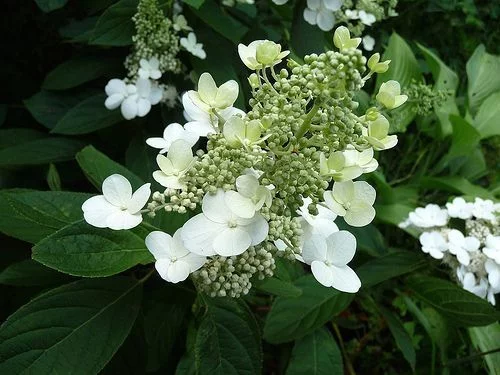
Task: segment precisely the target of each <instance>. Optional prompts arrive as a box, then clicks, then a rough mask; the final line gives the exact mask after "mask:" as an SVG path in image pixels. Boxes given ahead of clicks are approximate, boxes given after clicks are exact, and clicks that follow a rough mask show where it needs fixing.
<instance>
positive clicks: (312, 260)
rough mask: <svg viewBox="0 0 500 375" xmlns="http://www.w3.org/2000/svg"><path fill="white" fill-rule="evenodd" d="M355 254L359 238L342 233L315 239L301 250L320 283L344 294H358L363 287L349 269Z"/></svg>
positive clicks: (317, 236)
mask: <svg viewBox="0 0 500 375" xmlns="http://www.w3.org/2000/svg"><path fill="white" fill-rule="evenodd" d="M355 253H356V238H355V237H354V236H353V235H352V234H351V233H349V232H347V231H345V230H341V231H339V232H335V233H332V234H331V235H329V236H328V237H326V238H325V237H323V236H321V235H314V236H312V237H311V238H310V239H309V240H308V241H307V242H306V243H304V248H303V250H302V257H303V259H304V261H305V263H307V264H310V265H311V270H312V273H313V275H314V277H315V278H316V280H318V282H319V283H320V284H321V285H324V286H326V287H332V288H335V289H337V290H340V291H341V292H346V293H356V292H357V291H358V290H359V288H360V287H361V280H360V279H359V277H358V275H356V273H355V272H354V271H353V270H352V268H350V267H349V266H348V265H347V263H349V262H350V261H351V260H352V258H353V257H354V254H355Z"/></svg>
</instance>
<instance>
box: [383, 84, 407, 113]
mask: <svg viewBox="0 0 500 375" xmlns="http://www.w3.org/2000/svg"><path fill="white" fill-rule="evenodd" d="M376 99H377V101H378V102H379V103H380V104H382V105H384V107H386V108H387V109H395V108H398V107H399V106H401V105H403V104H404V103H405V102H406V101H407V100H408V96H407V95H401V85H400V84H399V82H398V81H395V80H390V81H387V82H384V83H382V84H381V85H380V89H379V90H378V94H377V96H376Z"/></svg>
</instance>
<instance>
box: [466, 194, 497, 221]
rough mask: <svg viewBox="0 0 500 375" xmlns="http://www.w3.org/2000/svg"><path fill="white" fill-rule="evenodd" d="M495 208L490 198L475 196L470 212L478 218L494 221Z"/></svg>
mask: <svg viewBox="0 0 500 375" xmlns="http://www.w3.org/2000/svg"><path fill="white" fill-rule="evenodd" d="M497 210H498V208H497V206H496V205H495V203H494V202H493V201H492V200H490V199H481V198H476V199H475V200H474V208H473V210H472V214H473V215H474V216H475V217H477V218H478V219H484V220H490V221H494V220H495V211H497Z"/></svg>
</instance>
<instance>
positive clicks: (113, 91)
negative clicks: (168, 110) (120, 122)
mask: <svg viewBox="0 0 500 375" xmlns="http://www.w3.org/2000/svg"><path fill="white" fill-rule="evenodd" d="M124 85H125V83H124V82H123V81H120V80H115V79H112V80H111V81H109V83H108V84H107V85H106V88H105V90H106V94H108V96H109V97H108V99H106V102H105V103H104V105H105V106H106V108H108V109H115V108H118V106H121V112H122V115H123V117H124V118H125V119H126V120H132V119H133V118H135V117H137V116H139V117H144V116H146V115H147V114H148V113H149V111H150V110H151V105H154V104H158V103H159V102H160V100H161V98H162V95H163V90H162V89H161V87H159V86H158V85H157V84H156V83H155V84H152V83H151V81H150V80H149V79H142V78H139V79H138V80H137V82H136V84H135V85H126V86H124ZM124 89H125V91H124ZM125 92H126V93H127V94H125Z"/></svg>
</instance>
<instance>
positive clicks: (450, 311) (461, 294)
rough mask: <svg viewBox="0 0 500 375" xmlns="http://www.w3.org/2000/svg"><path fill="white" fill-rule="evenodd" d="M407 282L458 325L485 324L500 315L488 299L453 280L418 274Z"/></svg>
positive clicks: (424, 299) (493, 320) (416, 293)
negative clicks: (463, 287) (480, 296)
mask: <svg viewBox="0 0 500 375" xmlns="http://www.w3.org/2000/svg"><path fill="white" fill-rule="evenodd" d="M407 283H408V286H409V287H410V289H411V290H412V291H413V292H414V293H415V295H416V296H417V297H418V298H419V299H420V300H422V301H423V302H426V303H428V304H429V305H431V306H432V307H434V308H435V309H436V310H437V311H438V312H440V313H441V314H443V315H444V316H446V317H447V318H449V319H450V320H451V321H453V322H454V323H456V324H457V325H460V326H465V327H473V326H484V325H487V324H491V323H493V322H496V321H497V320H498V319H499V318H500V312H498V311H497V310H495V308H494V307H493V306H492V305H490V304H489V303H488V302H487V301H486V300H484V299H481V298H479V297H477V296H476V295H474V294H472V293H470V292H468V291H466V290H464V289H462V288H461V287H460V286H458V285H456V284H454V283H451V282H449V281H446V280H441V279H438V278H435V277H429V276H422V275H415V276H411V277H409V278H408V280H407Z"/></svg>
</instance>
